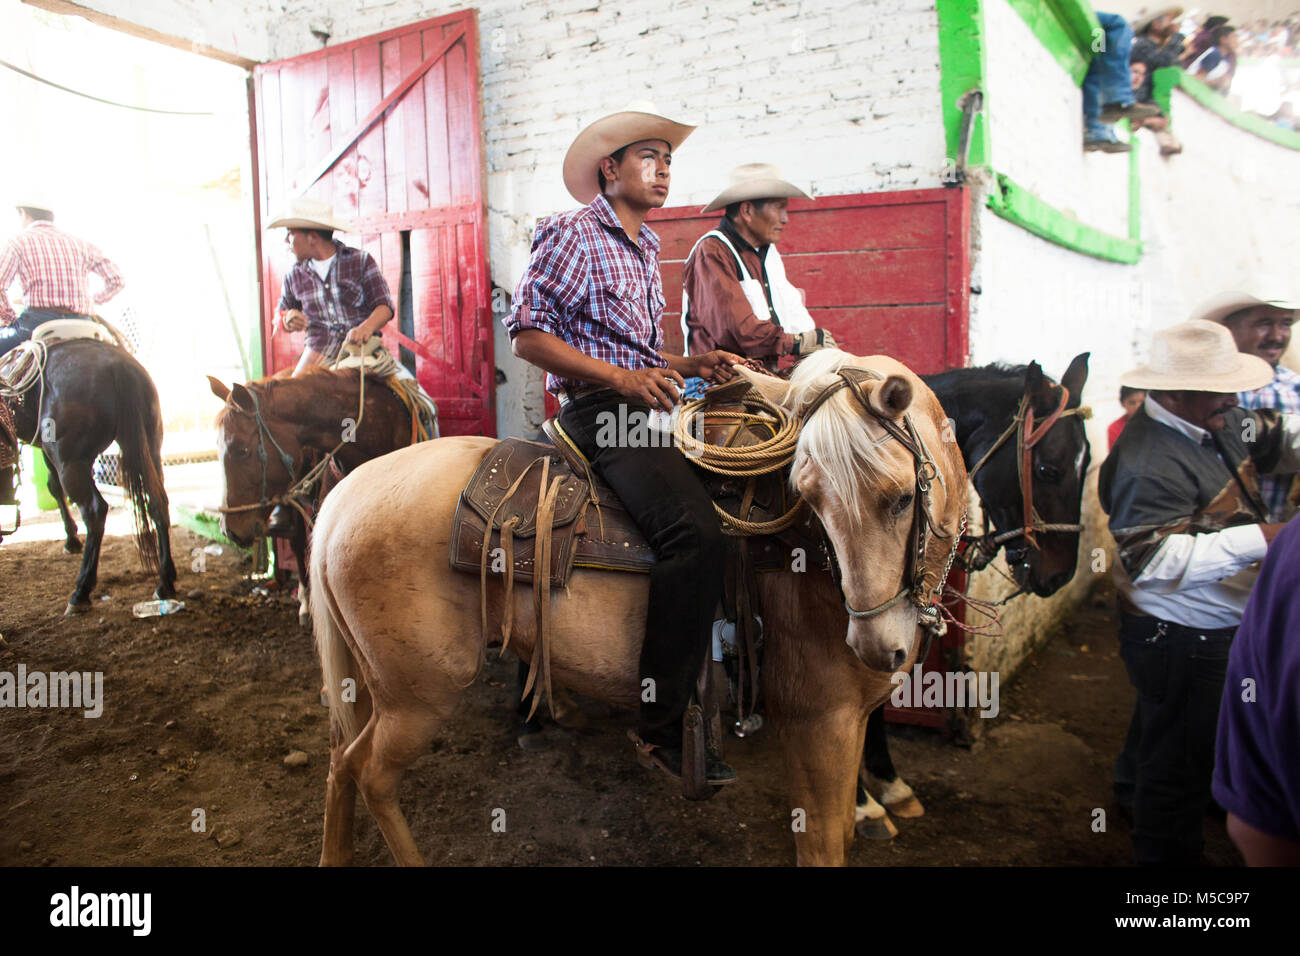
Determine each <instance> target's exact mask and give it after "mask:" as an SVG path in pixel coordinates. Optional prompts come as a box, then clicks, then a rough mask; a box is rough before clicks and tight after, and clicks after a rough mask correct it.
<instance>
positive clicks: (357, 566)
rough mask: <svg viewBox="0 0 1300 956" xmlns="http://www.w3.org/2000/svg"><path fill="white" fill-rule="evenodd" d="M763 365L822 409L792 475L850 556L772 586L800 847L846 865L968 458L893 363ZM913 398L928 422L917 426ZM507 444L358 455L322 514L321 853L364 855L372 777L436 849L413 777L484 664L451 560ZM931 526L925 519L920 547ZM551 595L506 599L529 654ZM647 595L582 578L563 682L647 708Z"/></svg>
mask: <svg viewBox="0 0 1300 956" xmlns="http://www.w3.org/2000/svg"><path fill="white" fill-rule="evenodd" d="M841 366H843V367H844V369H845V371H844V373H843V374H842V375H841V374H838V373H839V372H840V370H841ZM849 369H870V370H873V372H874V373H875V377H872V378H865V377H863V378H859V377H857V376H856V375H855V373H853V372H852V371H848V370H849ZM858 374H859V375H860V373H858ZM748 377H750V381H751V383H752V384H754V386H755V387H756V388H759V389H760V391H762V392H763V393H764V394H765V395H766V396H767V397H768V398H769V399H770V400H772V401H774V402H778V403H780V404H781V405H782V406H783V407H784V408H786V409H788V410H789V411H790V412H791V413H792V414H793V415H803V416H804V417H803V422H802V427H801V432H800V437H799V444H798V448H797V451H796V454H795V458H794V461H793V463H792V465H791V476H790V483H791V485H792V487H793V488H794V489H795V490H796V491H797V492H798V494H799V495H801V496H802V497H803V499H804V500H805V501H806V502H807V504H808V506H809V510H810V511H811V512H812V514H813V515H815V517H814V518H812V519H811V523H812V525H813V530H814V531H815V533H818V534H819V533H820V532H821V531H822V530H823V529H824V532H825V535H826V540H827V542H828V545H827V546H828V554H829V555H831V556H833V558H834V562H833V564H834V566H835V567H836V568H837V569H838V577H837V576H835V575H833V574H832V573H830V572H827V571H819V570H817V568H818V560H817V556H815V555H813V556H805V558H806V559H807V563H806V566H807V568H808V570H807V571H804V570H802V568H803V565H802V564H801V563H800V561H799V560H798V557H797V556H796V557H795V560H794V561H793V563H792V570H790V571H780V572H773V573H770V574H764V575H762V576H761V583H760V588H761V594H762V599H763V608H764V611H763V616H764V632H765V647H766V654H767V662H768V663H767V666H766V668H765V670H764V690H765V693H766V695H767V700H768V701H769V704H770V708H771V714H772V716H773V718H774V720H775V721H776V723H777V725H778V727H779V733H780V738H781V741H782V743H783V746H784V750H785V756H786V768H787V772H788V778H789V781H788V782H789V792H790V807H791V814H792V816H791V819H792V824H793V829H794V830H795V844H796V850H797V856H798V861H799V862H800V863H801V864H837V865H838V864H843V863H844V862H845V859H846V855H847V852H848V847H849V843H850V841H851V840H852V838H853V823H854V820H853V809H854V784H855V781H856V779H857V767H858V762H859V758H860V755H861V753H862V741H863V733H864V729H865V726H866V721H867V715H868V714H869V713H870V712H871V710H872V709H873V708H874V707H876V706H877V705H878V704H879V703H881V702H882V701H884V700H885V699H886V698H887V697H888V696H889V694H890V692H891V691H892V689H893V685H892V683H891V681H890V675H891V673H892V672H894V671H896V670H898V669H900V668H904V667H910V666H911V664H912V662H913V660H914V659H915V655H916V651H917V646H918V644H919V642H918V641H917V639H916V638H917V635H918V626H917V625H918V622H919V620H920V619H921V616H922V612H921V611H920V610H919V608H920V606H921V605H922V604H925V603H927V601H928V600H929V599H928V598H927V599H926V600H921V598H920V596H921V595H931V594H933V593H935V589H937V588H938V587H939V586H940V584H941V582H942V580H943V577H944V574H945V572H946V566H947V562H948V561H950V560H951V554H952V551H951V548H952V545H953V544H955V542H956V539H957V535H958V533H959V528H960V524H961V521H962V516H963V513H964V506H965V500H966V485H965V480H966V472H965V468H964V466H963V464H962V459H961V452H960V450H959V449H958V447H957V446H956V444H955V443H945V442H944V441H942V438H941V429H942V427H943V423H944V421H945V416H944V412H943V409H942V408H941V407H940V405H939V402H938V401H937V400H936V399H935V397H934V394H933V393H932V392H931V391H930V390H929V389H928V388H927V387H926V386H925V384H924V383H923V382H922V381H921V380H920V379H919V378H918V377H917V376H916V375H914V374H913V373H912V372H911V371H909V370H908V369H906V368H905V367H904V366H902V365H900V364H899V363H898V362H895V361H894V360H893V359H889V358H885V357H882V356H873V357H871V358H865V359H861V358H856V357H854V356H851V355H847V354H846V353H843V352H838V351H824V352H819V353H815V354H814V355H813V356H812V357H810V358H809V359H807V360H805V362H804V363H803V364H802V365H801V366H800V367H799V369H798V370H797V371H796V373H795V375H794V377H793V379H792V381H791V382H790V383H786V382H782V381H780V380H779V379H767V378H765V377H764V378H759V377H757V376H748ZM846 379H853V380H854V381H859V382H860V384H859V386H858V387H856V388H853V387H843V386H845V380H846ZM909 409H910V419H911V422H912V423H913V425H914V428H915V432H904V431H903V428H905V427H906V422H905V419H904V417H903V416H904V413H905V412H908V410H909ZM909 435H910V436H913V437H910V438H909V437H908V436H909ZM900 436H902V437H901V438H900ZM913 439H919V441H917V440H913ZM492 445H493V441H492V440H491V439H486V438H467V437H466V438H446V439H442V440H439V441H434V442H429V443H427V444H424V445H421V446H419V447H416V448H410V449H405V450H403V451H399V452H396V453H394V454H392V455H389V456H387V457H386V458H384V459H383V460H382V462H374V463H371V464H368V465H364V466H362V467H361V468H359V469H358V470H357V471H356V472H355V473H353V474H352V475H350V476H349V477H348V478H347V479H345V480H344V481H343V482H342V483H341V484H340V486H339V488H338V493H337V494H335V495H332V496H331V497H330V499H329V501H327V502H326V503H325V505H324V507H323V508H322V510H321V513H320V516H319V520H318V522H317V524H316V537H315V542H314V546H313V552H312V575H313V579H314V581H315V587H314V588H313V590H312V597H311V608H312V620H313V624H314V627H315V631H316V646H317V651H318V653H319V654H320V658H321V666H322V671H323V674H324V684H325V688H326V693H327V694H328V696H329V701H330V713H331V733H330V746H331V753H330V772H329V780H328V784H327V790H326V798H325V832H324V840H323V846H322V851H321V863H322V864H347V863H349V862H351V860H352V846H353V838H352V830H353V816H354V810H355V806H356V792H357V788H358V787H359V788H360V790H361V793H362V795H363V797H364V799H365V802H366V806H367V807H368V808H369V810H370V812H371V814H372V815H373V816H374V817H375V819H376V821H377V822H378V824H379V827H380V830H381V831H382V832H383V835H384V839H385V840H386V841H387V843H388V847H389V849H390V850H391V851H392V853H393V856H394V857H395V858H396V860H397V862H398V863H401V864H419V863H422V862H423V857H422V856H421V854H420V851H419V849H418V848H417V847H416V844H415V841H414V839H413V838H412V836H411V832H410V829H409V827H408V826H407V824H406V820H405V818H404V817H403V815H402V812H401V810H400V809H399V807H398V801H397V789H398V783H399V781H400V779H401V776H402V774H403V772H404V771H405V769H406V768H407V767H408V766H409V765H410V764H411V763H412V762H413V761H414V760H415V759H416V758H418V757H420V756H422V755H423V754H426V753H427V752H428V749H429V744H430V741H431V740H432V739H433V736H434V733H435V731H436V729H437V727H438V725H439V724H440V723H442V722H443V721H445V720H446V719H447V718H448V717H449V716H450V714H451V712H452V709H453V708H454V706H455V704H456V701H457V699H458V698H459V697H460V695H461V693H462V691H464V689H465V688H466V687H467V686H469V685H470V684H472V683H473V681H474V678H475V675H476V673H477V672H478V669H479V666H480V662H481V657H482V654H483V638H482V636H481V634H480V621H479V613H480V610H479V608H480V604H479V601H480V594H479V580H478V577H477V576H471V575H465V574H460V573H457V572H453V571H452V570H451V569H450V568H449V566H448V562H447V559H446V555H447V554H448V546H449V542H450V537H451V528H452V516H453V514H454V512H455V510H456V507H457V502H458V499H459V495H460V491H461V489H462V488H463V487H464V486H465V483H466V481H467V479H468V478H469V476H470V474H471V473H472V472H473V471H474V469H475V468H476V467H477V466H478V464H479V462H480V461H481V460H482V458H483V456H484V455H485V454H486V453H487V451H488V450H489V449H490V448H491V447H492ZM909 447H912V448H916V449H917V451H918V452H919V454H920V455H921V456H923V457H926V458H929V459H930V463H929V464H924V465H923V464H918V459H917V457H915V456H914V454H913V453H912V452H911V451H909V450H908V448H909ZM918 528H924V529H928V531H927V533H926V534H924V535H922V536H920V537H919V539H918V538H914V532H915V531H916V529H918ZM815 540H817V539H815ZM918 580H919V582H920V583H917V582H918ZM900 583H901V586H900ZM914 584H915V585H916V588H915V590H912V588H913V585H914ZM908 596H912V597H913V598H914V599H915V600H903V598H905V597H908ZM532 599H533V595H532V587H531V585H523V586H516V587H515V589H514V593H513V594H510V595H505V594H503V593H501V589H500V588H490V589H489V594H488V598H487V601H488V607H489V627H488V630H489V633H493V632H494V631H495V630H496V629H497V628H498V625H499V622H500V620H501V617H502V615H503V613H504V610H505V607H506V603H505V602H506V601H507V600H509V601H512V602H513V605H514V612H513V613H514V621H515V624H514V637H513V638H512V643H511V646H512V647H513V648H515V649H516V650H517V651H518V652H519V653H520V655H521V656H522V657H525V658H528V657H530V656H531V653H532V650H533V647H534V644H535V630H536V622H535V621H534V619H533V614H532V613H531V611H532ZM647 599H648V585H647V581H646V578H645V576H644V575H636V574H620V573H610V572H602V571H595V570H585V569H577V570H575V571H574V572H573V575H572V577H571V578H570V583H569V586H568V588H566V589H564V590H562V591H555V592H553V594H552V597H551V626H550V633H551V637H550V641H551V669H552V673H553V675H554V680H555V682H556V683H559V684H563V685H564V686H566V687H568V688H570V689H571V690H574V691H576V692H578V693H580V694H585V695H587V696H589V697H593V698H598V699H602V700H606V701H610V702H612V703H615V704H619V705H622V706H626V707H635V706H636V704H637V701H638V698H639V692H640V685H639V682H638V678H637V674H638V669H637V662H638V658H639V654H640V647H641V640H642V637H643V634H644V627H645V617H646V601H647ZM859 608H860V609H866V610H848V613H846V609H859ZM353 691H355V693H353Z"/></svg>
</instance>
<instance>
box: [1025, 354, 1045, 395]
mask: <svg viewBox="0 0 1300 956" xmlns="http://www.w3.org/2000/svg"><path fill="white" fill-rule="evenodd" d="M1047 385H1048V382H1047V376H1046V375H1044V374H1043V367H1042V366H1041V365H1039V364H1038V363H1037V362H1030V363H1029V368H1027V369H1025V396H1026V397H1027V398H1030V399H1035V400H1044V399H1046V398H1047Z"/></svg>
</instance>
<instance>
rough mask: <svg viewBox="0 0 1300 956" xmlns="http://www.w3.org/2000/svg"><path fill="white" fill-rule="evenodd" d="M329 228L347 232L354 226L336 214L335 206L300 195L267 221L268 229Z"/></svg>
mask: <svg viewBox="0 0 1300 956" xmlns="http://www.w3.org/2000/svg"><path fill="white" fill-rule="evenodd" d="M280 227H284V228H285V229H329V230H332V231H335V232H347V231H349V230H350V229H351V228H352V226H351V224H349V223H348V222H347V221H346V220H344V219H339V218H337V217H335V215H334V207H333V206H331V205H330V204H329V203H327V202H321V201H320V200H319V199H307V198H306V197H304V196H299V197H298V198H297V199H290V200H289V204H288V206H286V207H285V208H283V209H282V210H281V211H280V214H279V216H277V217H276V218H275V219H273V220H271V222H269V223H267V226H266V228H267V229H278V228H280Z"/></svg>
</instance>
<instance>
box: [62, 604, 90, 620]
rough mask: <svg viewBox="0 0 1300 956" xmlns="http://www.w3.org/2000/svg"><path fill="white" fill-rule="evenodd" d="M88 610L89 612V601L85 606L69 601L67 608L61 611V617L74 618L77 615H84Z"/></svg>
mask: <svg viewBox="0 0 1300 956" xmlns="http://www.w3.org/2000/svg"><path fill="white" fill-rule="evenodd" d="M89 610H90V602H89V601H87V602H86V603H85V604H73V603H72V602H71V601H69V602H68V606H67V608H65V609H64V611H63V616H64V617H76V616H77V615H78V614H85V613H86V612H87V611H89Z"/></svg>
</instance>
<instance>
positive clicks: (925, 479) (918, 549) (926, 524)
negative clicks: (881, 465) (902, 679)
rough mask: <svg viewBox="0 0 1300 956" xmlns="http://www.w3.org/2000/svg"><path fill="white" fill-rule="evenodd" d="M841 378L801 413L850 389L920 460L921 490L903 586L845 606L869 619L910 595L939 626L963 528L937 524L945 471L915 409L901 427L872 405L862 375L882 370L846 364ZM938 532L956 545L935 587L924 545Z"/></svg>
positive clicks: (926, 622)
mask: <svg viewBox="0 0 1300 956" xmlns="http://www.w3.org/2000/svg"><path fill="white" fill-rule="evenodd" d="M837 374H838V375H839V380H838V381H836V382H834V383H833V384H831V385H830V386H828V387H827V388H826V389H825V390H824V391H822V393H821V394H819V395H818V396H817V397H816V398H815V399H813V401H812V403H811V404H809V405H808V407H807V408H806V409H804V411H803V413H802V414H801V415H800V418H801V419H802V420H803V421H804V422H806V421H807V420H808V419H809V418H811V417H812V415H813V414H814V413H815V412H816V411H817V410H818V409H819V408H821V407H822V405H824V404H825V403H826V401H827V399H829V398H830V397H831V396H832V395H834V394H835V393H836V392H838V391H839V390H840V389H844V388H847V389H848V390H849V392H850V394H851V395H852V396H853V397H854V398H855V399H856V400H857V402H858V404H859V405H861V406H862V407H863V408H864V409H866V411H867V413H868V414H869V415H871V417H872V418H874V419H875V420H876V422H877V423H878V424H879V425H880V427H881V428H883V429H884V430H885V432H886V434H888V435H889V436H890V437H892V438H893V439H894V440H895V441H897V442H898V443H899V444H901V445H902V446H903V447H904V448H906V449H907V450H908V451H909V452H910V453H911V454H912V457H913V459H914V460H915V462H916V494H915V495H914V496H913V499H912V534H911V537H912V547H911V549H910V551H909V553H908V555H907V567H906V568H905V569H904V572H903V586H902V587H901V588H900V589H899V591H898V593H897V594H895V595H894V596H893V597H892V598H890V599H889V600H887V601H885V602H883V603H882V604H877V605H876V606H875V607H872V608H868V609H867V610H865V611H859V610H857V609H856V608H854V607H853V606H852V605H851V604H849V599H848V597H847V596H845V597H844V610H845V611H847V612H848V615H849V617H851V618H853V619H854V620H866V619H869V618H873V617H875V616H877V615H878V614H883V613H884V612H885V611H887V610H889V609H890V608H892V607H894V606H895V605H896V604H898V602H899V601H901V600H903V598H905V597H910V598H911V600H912V603H913V604H914V605H916V607H917V609H918V611H919V612H920V617H921V622H920V623H921V624H922V626H924V627H926V628H937V627H939V626H940V625H941V615H940V611H939V603H938V596H939V594H940V593H941V592H942V589H943V582H944V581H945V580H946V579H947V577H948V572H949V571H950V570H951V569H952V563H953V560H954V558H955V557H956V554H957V542H958V539H959V535H960V531H959V533H958V534H956V535H949V534H944V533H943V532H942V531H941V530H939V529H938V528H937V527H935V524H934V519H933V518H932V517H931V516H930V508H929V504H930V487H931V482H932V481H933V480H934V479H935V478H938V479H939V482H940V484H942V483H943V477H942V475H940V473H939V469H938V467H937V466H936V465H935V463H934V459H933V458H932V457H931V455H930V453H929V450H928V449H927V448H926V447H925V442H924V441H923V440H922V438H921V436H920V434H919V433H918V432H917V430H916V426H915V425H914V424H913V422H912V416H911V414H910V413H907V412H904V413H903V416H902V418H903V428H900V427H899V426H898V425H897V424H895V422H894V421H893V420H891V419H890V418H889V417H888V416H886V415H882V414H881V413H880V412H877V411H876V410H875V409H874V408H872V407H871V402H870V401H869V400H868V398H867V396H866V394H865V393H864V392H863V390H862V381H861V379H860V378H859V376H861V378H872V379H883V378H884V376H883V375H881V374H880V373H879V372H876V371H873V370H871V369H864V368H856V367H850V368H841V369H840V370H839V372H838V373H837ZM965 526H966V516H965V513H964V512H963V514H962V520H961V527H962V529H964V528H965ZM931 534H933V535H934V536H935V537H936V538H939V539H940V540H947V539H948V538H952V547H951V549H950V550H949V552H948V561H947V565H946V566H945V567H944V570H943V573H942V574H941V575H940V576H939V577H938V581H937V583H936V585H935V586H934V587H933V588H929V587H927V586H926V584H925V579H926V575H927V571H928V569H927V568H926V564H925V549H926V546H927V544H928V543H929V536H930V535H931ZM826 550H827V553H828V554H829V556H830V558H831V567H832V571H833V573H834V576H835V578H836V583H837V584H840V589H841V593H843V584H842V583H841V575H840V571H839V564H838V561H837V560H836V558H835V549H834V548H833V547H828V548H827V549H826Z"/></svg>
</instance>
